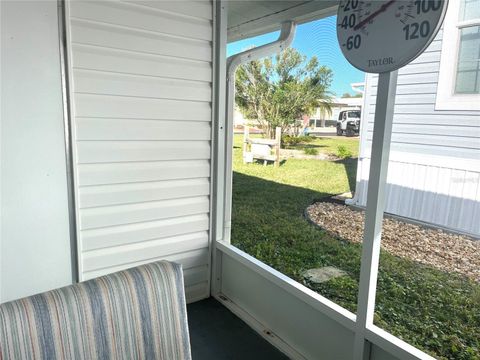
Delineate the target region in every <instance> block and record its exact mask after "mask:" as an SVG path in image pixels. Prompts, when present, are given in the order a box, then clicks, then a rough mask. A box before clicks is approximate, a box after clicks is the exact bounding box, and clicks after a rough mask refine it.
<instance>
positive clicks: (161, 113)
mask: <svg viewBox="0 0 480 360" xmlns="http://www.w3.org/2000/svg"><path fill="white" fill-rule="evenodd" d="M74 102H75V109H76V115H77V117H106V118H120V119H153V120H199V121H211V106H210V103H208V102H195V101H178V100H164V99H146V98H138V97H135V98H134V97H125V96H107V95H90V94H75V96H74Z"/></svg>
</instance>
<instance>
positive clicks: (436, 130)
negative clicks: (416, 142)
mask: <svg viewBox="0 0 480 360" xmlns="http://www.w3.org/2000/svg"><path fill="white" fill-rule="evenodd" d="M452 125H454V124H452ZM372 131H373V123H369V124H368V132H372ZM392 132H393V133H394V134H398V133H401V134H422V135H442V136H452V137H454V136H455V137H456V136H458V137H470V138H478V139H479V140H478V147H479V148H480V127H472V126H459V125H458V124H455V125H454V126H441V125H436V126H431V125H428V124H423V123H411V124H398V123H394V124H393V129H392Z"/></svg>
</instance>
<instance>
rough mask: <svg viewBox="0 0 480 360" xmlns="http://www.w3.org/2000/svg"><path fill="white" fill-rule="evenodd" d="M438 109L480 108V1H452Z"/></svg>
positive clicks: (441, 66) (445, 30) (445, 34)
mask: <svg viewBox="0 0 480 360" xmlns="http://www.w3.org/2000/svg"><path fill="white" fill-rule="evenodd" d="M452 50H453V51H452ZM435 108H436V109H437V110H480V0H460V1H451V2H450V4H449V9H448V12H447V16H446V18H445V23H444V27H443V44H442V55H441V61H440V74H439V80H438V89H437V101H436V106H435Z"/></svg>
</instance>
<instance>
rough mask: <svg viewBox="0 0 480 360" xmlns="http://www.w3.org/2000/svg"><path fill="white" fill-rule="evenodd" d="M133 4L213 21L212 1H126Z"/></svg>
mask: <svg viewBox="0 0 480 360" xmlns="http://www.w3.org/2000/svg"><path fill="white" fill-rule="evenodd" d="M126 2H128V3H131V4H137V5H142V6H145V7H148V8H151V9H157V10H161V11H168V12H173V13H177V14H182V15H188V16H192V17H198V18H201V19H207V20H212V18H213V14H212V4H211V2H210V1H202V0H195V1H188V2H187V1H178V0H173V1H172V0H164V1H161V2H156V1H151V0H149V1H145V0H129V1H126Z"/></svg>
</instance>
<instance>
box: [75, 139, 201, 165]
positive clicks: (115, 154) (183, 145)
mask: <svg viewBox="0 0 480 360" xmlns="http://www.w3.org/2000/svg"><path fill="white" fill-rule="evenodd" d="M77 153H78V163H80V164H88V163H108V162H125V161H146V160H151V161H158V160H182V159H185V160H193V159H197V160H204V159H209V158H210V145H209V142H208V141H192V142H189V141H81V142H79V143H78V145H77Z"/></svg>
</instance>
